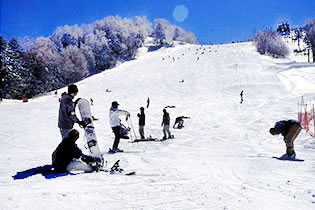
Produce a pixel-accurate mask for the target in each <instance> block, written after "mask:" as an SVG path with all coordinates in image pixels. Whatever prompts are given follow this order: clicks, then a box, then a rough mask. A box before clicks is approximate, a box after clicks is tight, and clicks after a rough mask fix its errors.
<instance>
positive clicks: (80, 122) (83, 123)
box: [78, 121, 87, 128]
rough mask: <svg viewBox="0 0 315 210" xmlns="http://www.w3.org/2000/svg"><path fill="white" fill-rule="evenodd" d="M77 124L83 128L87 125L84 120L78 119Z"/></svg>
mask: <svg viewBox="0 0 315 210" xmlns="http://www.w3.org/2000/svg"><path fill="white" fill-rule="evenodd" d="M78 124H79V125H80V127H83V128H85V127H86V126H87V125H86V123H85V122H84V121H78Z"/></svg>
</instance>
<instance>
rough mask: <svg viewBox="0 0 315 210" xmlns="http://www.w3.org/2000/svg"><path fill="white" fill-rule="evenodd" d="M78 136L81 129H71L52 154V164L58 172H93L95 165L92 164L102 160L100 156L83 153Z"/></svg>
mask: <svg viewBox="0 0 315 210" xmlns="http://www.w3.org/2000/svg"><path fill="white" fill-rule="evenodd" d="M78 138H79V131H77V130H75V129H73V130H71V131H70V132H69V134H68V136H67V137H66V138H64V140H63V141H62V142H61V143H60V144H59V145H58V147H57V148H56V150H55V151H54V153H53V154H52V165H53V168H54V170H55V171H56V172H59V173H65V172H70V171H85V172H91V171H93V167H92V166H91V165H90V164H91V163H94V162H101V159H100V158H97V157H91V156H88V155H84V154H83V153H82V151H81V150H80V149H79V148H78V146H77V145H76V143H75V142H76V141H77V139H78ZM81 160H82V161H83V162H82V161H81Z"/></svg>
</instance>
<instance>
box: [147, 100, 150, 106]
mask: <svg viewBox="0 0 315 210" xmlns="http://www.w3.org/2000/svg"><path fill="white" fill-rule="evenodd" d="M149 106H150V98H149V97H148V100H147V108H149Z"/></svg>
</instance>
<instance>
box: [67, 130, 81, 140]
mask: <svg viewBox="0 0 315 210" xmlns="http://www.w3.org/2000/svg"><path fill="white" fill-rule="evenodd" d="M68 136H69V138H70V139H71V140H73V141H74V142H75V141H76V140H77V139H78V138H79V131H78V130H76V129H72V130H71V131H69V133H68Z"/></svg>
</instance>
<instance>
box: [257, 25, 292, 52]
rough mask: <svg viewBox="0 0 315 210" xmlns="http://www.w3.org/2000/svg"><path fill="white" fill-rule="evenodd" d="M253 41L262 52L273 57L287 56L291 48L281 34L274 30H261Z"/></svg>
mask: <svg viewBox="0 0 315 210" xmlns="http://www.w3.org/2000/svg"><path fill="white" fill-rule="evenodd" d="M253 41H254V43H255V45H256V48H257V51H258V52H259V53H260V54H267V55H271V56H273V57H285V56H286V55H288V53H289V50H288V48H287V46H286V44H285V43H284V41H283V40H282V38H281V36H280V35H278V34H277V33H275V32H272V31H268V30H265V31H261V32H257V33H256V34H255V35H254V38H253Z"/></svg>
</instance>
